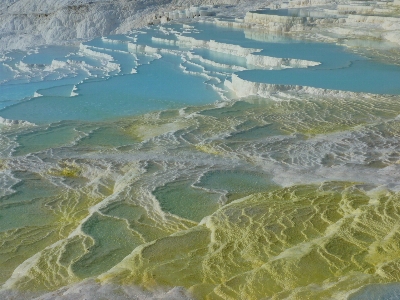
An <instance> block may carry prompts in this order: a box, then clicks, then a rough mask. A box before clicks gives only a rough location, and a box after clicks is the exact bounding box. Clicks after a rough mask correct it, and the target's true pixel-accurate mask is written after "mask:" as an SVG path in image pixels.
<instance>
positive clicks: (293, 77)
mask: <svg viewBox="0 0 400 300" xmlns="http://www.w3.org/2000/svg"><path fill="white" fill-rule="evenodd" d="M236 74H237V75H238V76H239V78H241V79H244V80H247V81H251V82H259V83H268V84H278V85H298V86H310V87H316V88H322V89H330V90H343V91H350V92H359V93H361V92H362V93H373V94H396V95H398V94H400V67H399V66H396V65H389V64H384V63H381V62H377V61H373V60H360V61H354V62H352V63H351V65H350V66H349V67H344V68H339V69H318V68H307V69H285V70H280V71H272V70H248V71H242V72H237V73H236Z"/></svg>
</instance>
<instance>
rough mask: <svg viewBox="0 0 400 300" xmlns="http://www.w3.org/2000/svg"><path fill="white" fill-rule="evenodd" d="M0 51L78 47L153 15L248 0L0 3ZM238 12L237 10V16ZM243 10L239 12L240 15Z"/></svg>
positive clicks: (145, 21)
mask: <svg viewBox="0 0 400 300" xmlns="http://www.w3.org/2000/svg"><path fill="white" fill-rule="evenodd" d="M0 2H1V3H0V51H2V50H9V49H22V48H28V47H34V46H39V45H45V44H71V43H73V42H76V43H79V41H81V40H88V39H92V38H94V37H98V36H104V35H109V34H114V33H117V34H118V33H127V32H129V31H130V30H132V29H133V28H139V27H143V26H145V25H147V24H148V22H149V20H150V19H151V18H152V17H153V16H154V14H155V13H160V12H164V11H172V10H174V9H176V8H178V7H188V6H190V5H192V4H196V5H207V4H221V3H224V4H238V3H239V4H240V3H242V4H245V3H249V5H250V8H257V7H260V6H262V5H263V4H265V1H260V0H257V1H249V0H150V1H149V0H2V1H0ZM240 10H241V6H240V5H239V6H238V7H237V11H236V13H238V11H240ZM244 13H245V10H243V9H242V14H244Z"/></svg>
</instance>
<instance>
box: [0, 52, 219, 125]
mask: <svg viewBox="0 0 400 300" xmlns="http://www.w3.org/2000/svg"><path fill="white" fill-rule="evenodd" d="M179 62H180V59H179V57H174V56H169V55H165V56H164V58H163V59H160V60H156V61H154V62H152V63H151V64H148V65H143V66H140V67H139V68H138V73H137V74H129V75H123V76H113V77H110V78H109V79H107V80H99V81H85V82H83V83H81V84H79V85H77V88H78V89H77V91H76V92H77V93H78V96H76V97H63V96H42V97H37V98H32V99H30V100H29V101H22V102H19V103H17V104H14V105H12V106H8V107H6V108H4V109H3V110H1V111H0V115H1V116H2V117H3V118H7V119H17V120H21V119H22V120H27V121H30V122H34V123H37V124H43V123H50V122H57V121H60V120H87V121H96V120H106V119H113V118H116V117H122V116H129V115H137V114H142V113H146V112H150V111H156V110H163V109H170V108H177V107H184V106H187V105H201V104H206V103H212V102H214V101H216V100H218V99H219V95H218V94H217V93H216V92H215V91H214V90H212V89H211V88H208V86H207V85H205V84H204V79H203V78H201V77H195V76H189V75H186V74H184V73H182V72H181V71H180V70H179V69H178V67H177V66H179Z"/></svg>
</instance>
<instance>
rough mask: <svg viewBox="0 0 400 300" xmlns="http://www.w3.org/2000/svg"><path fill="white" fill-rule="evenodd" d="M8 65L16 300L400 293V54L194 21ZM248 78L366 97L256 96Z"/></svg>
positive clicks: (6, 173)
mask: <svg viewBox="0 0 400 300" xmlns="http://www.w3.org/2000/svg"><path fill="white" fill-rule="evenodd" d="M181 36H185V37H187V38H193V39H195V40H206V41H209V40H214V41H216V42H217V43H224V44H229V45H236V46H240V47H241V48H240V49H242V50H241V51H242V52H243V51H244V52H245V51H246V49H245V48H253V49H254V50H255V53H254V54H255V55H259V56H270V57H278V58H291V59H301V60H308V61H313V62H319V63H320V64H318V65H315V66H312V67H307V68H304V67H302V68H300V67H299V68H296V67H293V68H287V67H280V66H274V67H271V66H268V65H265V66H260V65H258V66H255V65H250V64H248V63H247V58H246V55H242V54H241V53H242V52H240V51H237V52H230V53H228V51H227V50H218V49H217V48H207V47H199V46H196V43H195V42H193V39H192V42H191V43H180V42H179V40H180V39H182V38H181ZM225 48H229V47H225ZM236 49H238V48H236ZM243 49H244V50H243ZM271 68H272V70H271ZM0 70H1V73H0V82H1V84H0V116H1V117H2V118H4V119H2V120H3V121H4V122H3V124H1V125H0V126H1V128H0V139H1V143H0V185H1V191H0V197H1V198H0V270H1V272H0V285H1V286H2V289H1V291H0V295H1V296H2V297H3V298H5V299H8V298H9V299H12V297H15V295H17V297H19V298H21V299H25V298H26V299H30V298H32V297H36V296H38V295H41V294H46V293H50V292H52V291H56V290H58V291H59V292H58V293H61V292H60V291H65V289H67V287H68V288H69V289H71V290H70V293H73V291H78V290H79V289H81V291H82V284H83V286H85V285H86V286H89V287H92V289H91V288H87V291H88V292H87V293H93V288H94V287H96V286H98V285H101V286H103V290H102V293H103V294H102V296H104V297H106V298H107V297H108V298H110V299H114V298H115V297H117V295H122V294H123V293H125V294H126V295H127V297H133V296H134V295H136V294H137V293H139V291H140V293H147V292H143V290H145V291H160V290H168V289H170V288H173V287H176V286H181V287H183V288H184V290H185V295H187V297H189V295H190V297H194V298H195V299H261V298H268V297H273V298H274V299H286V298H288V297H292V298H294V299H310V298H312V299H331V298H335V297H336V298H340V297H342V298H341V299H343V297H347V296H349V295H350V294H352V293H354V292H356V291H358V290H360V289H361V290H360V291H358V292H357V293H356V294H354V296H353V298H354V299H359V297H360V296H359V295H360V293H361V295H362V293H372V292H371V291H370V290H372V291H373V293H375V294H376V295H385V293H386V294H387V295H392V294H393V293H398V292H397V290H398V288H397V286H396V285H395V283H396V282H398V281H400V273H399V272H398V264H399V262H400V247H399V244H398V237H399V234H400V231H399V229H398V224H399V222H400V208H399V207H400V206H399V205H400V194H399V190H400V185H399V183H398V182H399V180H398V179H399V174H400V169H399V167H400V164H399V162H400V152H399V149H400V144H399V143H400V142H399V141H400V139H399V138H400V123H399V118H398V116H399V113H400V101H399V100H400V98H399V96H398V95H399V94H400V89H399V87H400V84H399V83H400V67H399V66H396V65H392V64H388V63H383V62H381V61H378V60H375V59H373V58H370V57H365V56H361V55H359V54H357V53H356V52H355V51H354V49H346V48H344V47H342V46H340V45H335V44H328V43H318V42H312V41H305V40H299V39H294V38H293V37H290V36H284V35H281V36H279V35H272V34H270V35H269V34H265V33H260V32H257V31H254V32H253V31H251V30H241V29H232V28H224V27H216V26H214V25H212V24H208V23H190V24H185V25H182V24H169V25H165V26H163V27H156V26H155V27H149V28H144V29H142V30H140V31H135V32H132V33H131V34H129V35H115V36H110V37H103V38H98V39H94V40H92V41H88V42H85V43H82V45H80V47H52V46H49V47H44V48H38V49H32V50H30V51H26V52H24V51H16V52H9V53H5V54H4V55H3V56H2V58H1V65H0ZM232 74H236V75H237V76H239V77H240V78H242V79H245V80H248V81H251V82H258V83H271V84H279V85H303V86H310V87H317V88H322V89H328V90H330V89H333V90H342V91H349V92H353V93H343V94H341V96H340V97H338V96H335V95H332V94H329V93H327V94H323V93H322V94H318V95H313V94H297V93H295V92H290V91H288V92H275V93H272V94H271V95H270V96H269V97H265V96H264V97H260V96H257V95H252V96H249V97H246V98H238V97H237V96H236V95H235V94H234V93H233V92H232V91H230V90H229V89H228V88H227V87H226V85H225V81H226V80H227V81H229V80H231V77H232ZM89 279H90V280H89ZM87 280H89V281H87ZM106 287H109V288H108V289H106ZM133 287H134V288H133ZM130 288H131V289H130ZM362 288H364V289H362ZM60 289H61V290H60ZM74 289H76V290H74ZM104 289H106V290H104ZM83 290H85V289H83ZM71 291H72V292H71ZM365 291H366V292H365ZM121 293H122V294H121ZM135 293H136V294H135ZM49 295H51V294H47V296H46V297H50V299H51V296H49ZM88 295H89V294H88ZM382 297H383V296H382ZM46 299H47V298H46ZM66 299H67V298H66ZM115 299H117V298H115ZM385 299H386V298H385Z"/></svg>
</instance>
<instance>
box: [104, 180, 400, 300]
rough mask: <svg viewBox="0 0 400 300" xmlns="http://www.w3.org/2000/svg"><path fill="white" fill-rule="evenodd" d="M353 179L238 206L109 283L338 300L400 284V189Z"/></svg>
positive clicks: (201, 295) (157, 244)
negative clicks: (374, 287)
mask: <svg viewBox="0 0 400 300" xmlns="http://www.w3.org/2000/svg"><path fill="white" fill-rule="evenodd" d="M368 189H370V187H367V186H363V185H357V184H354V183H347V182H328V183H324V184H321V185H299V186H292V187H288V188H282V189H279V190H276V191H272V192H269V193H261V194H254V195H252V196H249V197H246V198H243V199H241V200H237V201H235V202H233V203H231V204H229V205H226V206H225V207H223V208H221V209H220V210H218V211H217V212H215V213H214V214H213V215H211V216H210V217H209V218H208V219H207V221H206V222H204V223H203V224H200V225H199V226H196V227H194V228H192V229H189V230H186V231H182V232H179V233H177V234H173V235H171V236H169V237H165V238H161V239H159V240H157V241H154V242H151V243H149V244H145V245H142V246H140V247H138V248H137V249H136V250H135V251H133V252H132V253H131V254H130V255H129V256H128V257H127V258H125V259H124V260H123V261H122V262H121V263H120V264H118V265H117V266H115V267H114V268H113V269H111V270H110V271H109V272H107V273H105V274H103V275H102V276H100V280H101V281H111V282H116V283H120V284H132V283H133V284H138V285H141V286H143V287H145V288H148V289H152V288H157V287H159V286H184V287H186V288H188V289H189V290H190V291H191V292H192V293H193V294H194V296H195V297H196V298H198V299H261V298H268V297H272V298H273V299H284V298H286V297H292V299H329V298H338V299H340V297H343V295H344V294H346V293H347V292H349V291H350V290H353V289H357V288H359V287H361V286H363V285H365V284H367V283H383V282H395V281H399V280H400V271H399V265H400V193H398V192H392V191H388V190H379V189H377V190H371V191H366V190H368Z"/></svg>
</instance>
